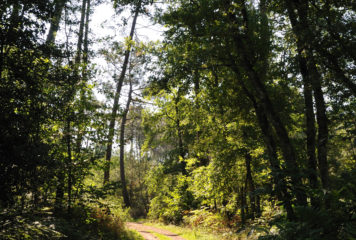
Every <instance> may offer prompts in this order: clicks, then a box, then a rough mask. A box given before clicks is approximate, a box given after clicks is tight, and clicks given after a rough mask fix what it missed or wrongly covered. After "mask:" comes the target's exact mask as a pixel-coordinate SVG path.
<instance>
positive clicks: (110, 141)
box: [104, 2, 141, 184]
mask: <svg viewBox="0 0 356 240" xmlns="http://www.w3.org/2000/svg"><path fill="white" fill-rule="evenodd" d="M140 8H141V2H139V3H138V5H137V6H136V11H135V15H134V18H133V21H132V25H131V31H130V39H132V38H133V35H134V31H135V27H136V21H137V17H138V13H139V11H140ZM130 52H131V47H129V48H128V49H127V50H126V51H125V58H124V62H123V65H122V69H121V74H120V77H119V79H118V82H117V85H116V91H115V96H114V104H113V108H112V112H111V116H110V124H109V134H108V141H107V148H106V154H105V161H106V163H105V169H104V184H105V183H107V182H109V179H110V161H111V153H112V144H113V140H114V133H115V122H116V121H115V120H116V116H117V111H118V109H119V98H120V93H121V88H122V84H123V82H124V78H125V74H126V69H127V65H128V62H129V57H130Z"/></svg>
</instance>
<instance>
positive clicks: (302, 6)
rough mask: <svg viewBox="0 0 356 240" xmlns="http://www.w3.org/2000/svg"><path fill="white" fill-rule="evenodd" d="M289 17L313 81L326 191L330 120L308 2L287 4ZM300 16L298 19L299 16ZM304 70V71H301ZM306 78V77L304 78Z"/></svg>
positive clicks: (322, 174)
mask: <svg viewBox="0 0 356 240" xmlns="http://www.w3.org/2000/svg"><path fill="white" fill-rule="evenodd" d="M286 5H287V10H288V15H289V18H290V20H291V23H292V29H293V32H294V34H295V35H296V38H297V48H298V53H304V54H300V55H299V57H300V58H301V59H303V61H305V63H306V67H307V73H308V75H307V76H305V77H306V79H311V85H312V88H313V91H314V99H315V103H316V116H317V123H318V142H317V147H318V165H319V171H320V178H321V182H322V186H323V188H324V189H328V188H329V167H328V162H327V142H328V138H329V132H328V118H327V116H326V106H325V101H324V94H323V91H322V85H321V76H320V74H319V72H318V70H317V68H316V63H315V60H314V57H313V53H312V46H310V42H311V38H313V33H312V31H311V30H310V29H309V21H308V1H307V2H303V3H299V4H298V5H296V4H294V2H293V1H288V0H287V2H286ZM296 14H298V17H297V15H296ZM301 70H302V69H301ZM303 77H304V76H303Z"/></svg>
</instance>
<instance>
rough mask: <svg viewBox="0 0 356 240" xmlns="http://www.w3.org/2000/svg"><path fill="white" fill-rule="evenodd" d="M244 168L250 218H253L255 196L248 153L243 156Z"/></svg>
mask: <svg viewBox="0 0 356 240" xmlns="http://www.w3.org/2000/svg"><path fill="white" fill-rule="evenodd" d="M245 166H246V192H247V193H248V197H249V200H250V205H251V214H250V216H251V218H252V219H254V218H255V213H256V205H255V204H256V196H255V184H254V182H253V178H252V173H251V155H250V153H248V152H247V153H246V154H245Z"/></svg>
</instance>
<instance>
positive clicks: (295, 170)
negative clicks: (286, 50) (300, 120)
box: [230, 4, 307, 206]
mask: <svg viewBox="0 0 356 240" xmlns="http://www.w3.org/2000/svg"><path fill="white" fill-rule="evenodd" d="M242 6H243V7H242V10H241V11H242V16H243V21H244V25H245V33H244V35H241V34H240V33H239V32H238V31H236V34H235V36H234V42H235V46H236V47H237V52H239V53H240V55H241V64H242V67H243V71H244V72H245V73H246V75H247V77H248V80H249V82H250V83H251V85H252V86H253V89H254V92H253V95H254V97H255V99H256V101H257V104H258V105H260V107H261V108H262V111H263V112H264V114H265V116H266V117H267V119H268V121H269V122H270V124H271V126H272V127H273V128H274V130H275V133H276V135H277V137H278V140H279V141H278V142H279V145H280V147H281V150H282V155H283V158H284V159H285V162H286V173H287V175H288V176H290V178H291V181H292V188H293V190H294V191H293V193H294V194H295V195H296V198H297V204H298V205H302V206H304V205H307V198H306V194H305V191H304V190H303V184H302V177H301V172H300V169H299V166H298V162H297V159H296V154H295V150H294V147H293V145H292V143H291V141H290V138H289V136H288V132H287V130H286V128H285V126H284V124H283V123H282V121H281V119H280V117H279V114H278V113H277V112H276V111H275V108H274V106H273V103H272V101H271V99H270V97H269V94H268V92H267V90H266V86H265V85H264V82H263V77H264V76H260V75H259V73H257V72H256V69H255V68H254V64H256V61H257V60H256V59H255V57H254V54H253V53H254V51H255V49H254V48H253V46H252V45H250V44H249V42H252V41H250V40H249V38H250V35H251V33H250V30H249V20H248V14H247V9H246V6H245V4H243V5H242ZM230 17H231V19H232V21H234V22H238V21H237V20H236V16H235V15H231V16H230Z"/></svg>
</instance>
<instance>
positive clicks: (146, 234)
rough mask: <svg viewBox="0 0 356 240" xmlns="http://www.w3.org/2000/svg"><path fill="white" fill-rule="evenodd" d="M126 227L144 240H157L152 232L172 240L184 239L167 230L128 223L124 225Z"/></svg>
mask: <svg viewBox="0 0 356 240" xmlns="http://www.w3.org/2000/svg"><path fill="white" fill-rule="evenodd" d="M126 227H127V228H129V229H133V230H136V231H138V232H139V233H140V234H141V235H142V237H143V238H144V239H145V240H157V239H158V237H156V236H154V235H153V234H152V232H155V233H159V234H162V235H165V236H166V237H169V238H170V239H172V240H185V239H184V238H182V237H180V236H179V235H177V234H175V233H172V232H169V231H167V230H163V229H160V228H156V227H151V226H146V225H143V224H141V223H133V222H128V223H126Z"/></svg>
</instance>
